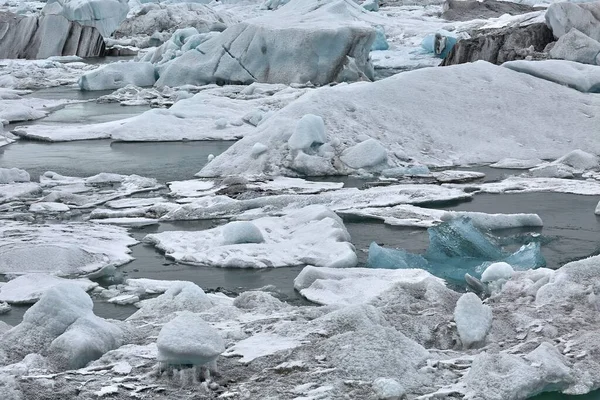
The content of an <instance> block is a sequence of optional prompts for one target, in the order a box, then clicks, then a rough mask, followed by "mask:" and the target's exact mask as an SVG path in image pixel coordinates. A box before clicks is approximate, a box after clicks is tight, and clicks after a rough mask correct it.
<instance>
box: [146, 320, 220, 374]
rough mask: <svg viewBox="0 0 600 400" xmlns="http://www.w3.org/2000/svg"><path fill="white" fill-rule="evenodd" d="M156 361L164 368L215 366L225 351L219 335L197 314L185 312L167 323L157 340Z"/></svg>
mask: <svg viewBox="0 0 600 400" xmlns="http://www.w3.org/2000/svg"><path fill="white" fill-rule="evenodd" d="M156 346H157V347H158V360H159V361H160V362H162V363H165V364H193V365H206V364H214V363H215V361H216V359H217V357H218V356H219V355H220V354H221V353H223V352H224V351H225V341H224V340H223V338H222V337H221V335H220V334H219V332H218V331H217V330H216V329H214V328H213V327H211V326H210V325H209V324H208V323H207V322H205V321H204V320H203V319H202V317H200V316H199V315H198V314H194V313H190V312H185V313H181V314H179V315H178V316H177V317H175V318H174V319H172V320H171V321H169V322H168V323H167V324H165V326H163V328H162V329H161V330H160V333H159V334H158V339H157V340H156Z"/></svg>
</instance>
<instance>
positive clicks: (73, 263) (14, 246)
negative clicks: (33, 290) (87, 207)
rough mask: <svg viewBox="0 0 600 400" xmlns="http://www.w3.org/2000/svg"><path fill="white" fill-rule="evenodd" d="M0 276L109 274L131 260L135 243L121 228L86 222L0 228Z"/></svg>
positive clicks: (4, 223)
mask: <svg viewBox="0 0 600 400" xmlns="http://www.w3.org/2000/svg"><path fill="white" fill-rule="evenodd" d="M0 238H2V241H1V244H0V273H3V274H27V273H34V272H35V273H39V272H44V273H52V274H58V275H63V276H70V275H89V276H95V275H103V274H110V273H111V272H112V270H114V268H115V267H118V266H120V265H123V264H125V263H127V262H129V261H131V260H132V257H131V256H130V255H129V253H130V252H131V250H130V249H129V247H128V246H132V245H134V244H136V243H137V241H136V240H134V239H133V238H131V237H130V236H129V235H128V234H127V231H126V230H125V229H123V228H119V227H114V226H110V225H96V224H89V223H68V224H47V225H45V224H40V225H37V224H26V223H19V222H10V221H4V222H3V223H2V225H1V226H0Z"/></svg>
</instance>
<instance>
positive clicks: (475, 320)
mask: <svg viewBox="0 0 600 400" xmlns="http://www.w3.org/2000/svg"><path fill="white" fill-rule="evenodd" d="M454 321H455V322H456V328H457V329H458V335H459V336H460V340H461V341H462V343H463V346H464V347H465V348H469V347H472V346H474V345H477V344H480V343H482V342H483V341H484V340H485V337H486V336H487V334H488V332H489V330H490V329H491V327H492V309H491V308H490V306H487V305H484V304H483V303H482V302H481V299H479V297H477V295H476V294H475V293H465V294H463V295H462V296H461V297H460V299H458V301H457V302H456V308H455V309H454Z"/></svg>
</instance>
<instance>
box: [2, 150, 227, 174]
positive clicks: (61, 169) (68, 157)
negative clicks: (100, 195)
mask: <svg viewBox="0 0 600 400" xmlns="http://www.w3.org/2000/svg"><path fill="white" fill-rule="evenodd" d="M232 144H233V142H224V141H210V142H167V143H126V142H111V141H110V140H88V141H77V142H60V143H45V142H35V141H17V142H15V143H13V144H10V145H8V146H4V147H0V167H5V168H11V167H17V168H22V169H25V170H27V171H28V172H29V174H30V175H31V178H32V180H37V179H38V177H39V176H40V174H43V173H44V172H46V171H54V172H57V173H59V174H62V175H69V176H90V175H95V174H97V173H100V172H113V173H119V174H126V175H129V174H138V175H142V176H147V177H154V178H156V179H158V180H159V181H160V182H168V181H174V180H183V179H192V178H193V177H194V174H195V173H196V172H198V171H200V169H202V167H203V166H204V165H205V164H206V163H207V157H208V155H209V154H214V155H215V156H216V155H219V154H221V153H222V152H224V151H225V150H227V149H228V148H229V146H231V145H232Z"/></svg>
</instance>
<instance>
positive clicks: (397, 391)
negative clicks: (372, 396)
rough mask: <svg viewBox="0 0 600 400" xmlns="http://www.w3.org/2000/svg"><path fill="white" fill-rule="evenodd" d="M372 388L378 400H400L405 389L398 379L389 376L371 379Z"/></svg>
mask: <svg viewBox="0 0 600 400" xmlns="http://www.w3.org/2000/svg"><path fill="white" fill-rule="evenodd" d="M373 390H374V391H375V393H376V394H377V399H378V400H400V399H401V398H402V397H403V396H404V394H405V390H404V388H403V387H402V385H401V384H399V383H398V381H396V380H394V379H391V378H377V379H375V380H374V381H373Z"/></svg>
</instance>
